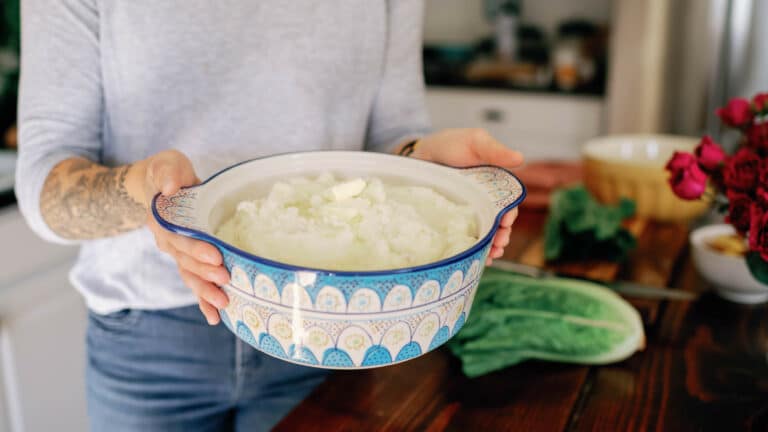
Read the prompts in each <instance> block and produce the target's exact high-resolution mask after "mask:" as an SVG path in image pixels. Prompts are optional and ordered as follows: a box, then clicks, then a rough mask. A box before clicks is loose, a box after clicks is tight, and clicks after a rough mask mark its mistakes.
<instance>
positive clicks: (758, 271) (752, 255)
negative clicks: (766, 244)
mask: <svg viewBox="0 0 768 432" xmlns="http://www.w3.org/2000/svg"><path fill="white" fill-rule="evenodd" d="M747 267H749V271H750V273H752V276H754V277H755V279H757V280H758V281H760V282H762V283H765V284H768V262H765V260H763V257H761V256H760V252H754V251H753V252H749V253H748V254H747Z"/></svg>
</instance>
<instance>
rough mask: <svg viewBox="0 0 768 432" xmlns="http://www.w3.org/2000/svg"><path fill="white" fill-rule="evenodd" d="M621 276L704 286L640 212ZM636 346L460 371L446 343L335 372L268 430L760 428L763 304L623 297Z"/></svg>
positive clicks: (669, 238) (533, 227)
mask: <svg viewBox="0 0 768 432" xmlns="http://www.w3.org/2000/svg"><path fill="white" fill-rule="evenodd" d="M544 218H545V215H544V214H543V213H536V212H530V211H526V210H525V209H523V211H522V212H521V215H520V218H519V220H518V222H517V223H516V225H515V227H514V228H513V234H512V241H511V243H510V245H509V247H508V248H507V252H506V255H505V258H506V259H513V260H518V259H521V258H522V257H523V255H524V254H525V253H526V252H528V251H529V250H530V245H531V244H532V243H535V242H537V241H538V239H540V236H541V232H542V229H543V222H544ZM638 243H639V246H638V251H637V252H636V253H635V254H634V255H633V257H632V259H631V260H630V261H629V263H628V264H627V265H625V266H624V267H623V268H622V269H621V270H620V273H619V276H620V277H621V278H623V279H628V280H634V281H637V282H641V283H646V284H652V285H665V284H668V285H669V286H672V287H677V288H681V289H684V290H686V291H695V292H703V291H705V290H706V289H707V286H706V283H705V282H703V281H702V280H701V279H700V277H699V276H698V275H697V274H696V272H695V270H694V268H693V266H692V263H691V261H690V259H689V257H688V255H687V251H686V247H685V245H686V243H687V232H686V230H685V229H684V228H683V227H680V226H676V225H662V224H653V223H650V224H648V226H647V227H646V228H645V229H644V231H643V233H642V234H641V236H640V237H639V242H638ZM632 303H633V304H634V305H635V306H636V307H637V308H638V310H639V311H640V312H641V315H642V316H643V319H644V322H645V328H646V332H647V334H646V336H647V346H646V348H645V350H644V351H642V352H638V353H636V354H635V355H633V356H632V357H631V358H629V359H628V360H626V361H624V362H621V363H616V364H611V365H605V366H581V365H570V364H561V363H547V362H539V361H528V362H524V363H522V364H519V365H516V366H513V367H509V368H507V369H504V370H501V371H498V372H495V373H492V374H489V375H486V376H483V377H479V378H475V379H468V378H466V377H465V376H464V375H463V374H462V373H461V368H460V364H459V361H458V360H457V359H456V358H454V357H453V356H452V355H451V354H450V353H449V351H448V350H447V349H446V348H444V347H443V348H441V349H438V350H436V351H433V352H431V353H428V354H426V355H425V356H423V357H420V358H417V359H414V360H411V361H408V362H405V363H402V364H400V365H395V366H389V367H384V368H377V369H370V370H365V371H355V372H335V373H333V374H332V375H331V376H330V377H329V378H328V379H327V380H326V382H325V383H324V384H322V385H321V386H320V387H319V388H318V389H317V390H316V391H315V392H314V393H313V394H312V395H310V396H309V397H308V398H307V399H306V400H305V401H304V402H303V403H302V404H301V405H300V406H298V407H297V408H296V409H294V411H293V412H291V413H290V414H289V415H288V416H287V417H286V418H285V419H284V420H283V421H282V423H281V424H280V425H278V427H277V429H276V430H278V431H291V430H302V431H327V430H368V431H374V430H429V431H444V430H450V431H453V430H455V431H463V430H487V431H498V430H534V431H566V430H567V431H581V430H584V431H592V430H606V431H630V430H637V431H645V430H674V431H688V430H691V431H693V430H695V431H699V430H750V429H751V430H768V416H767V415H766V413H767V412H768V402H767V401H768V364H767V363H766V351H768V347H766V344H765V329H766V328H768V305H758V306H740V305H736V304H732V303H728V302H727V301H725V300H722V299H720V298H718V297H716V296H715V295H714V294H709V293H706V294H704V295H702V296H701V297H700V298H699V299H698V300H697V301H694V302H689V301H662V300H642V301H641V300H632Z"/></svg>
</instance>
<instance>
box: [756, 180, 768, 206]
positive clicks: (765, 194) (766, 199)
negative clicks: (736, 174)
mask: <svg viewBox="0 0 768 432" xmlns="http://www.w3.org/2000/svg"><path fill="white" fill-rule="evenodd" d="M755 198H756V199H755V202H756V203H757V204H758V205H759V206H760V208H762V209H765V210H768V190H767V189H765V188H763V187H762V186H761V187H758V188H757V192H756V193H755Z"/></svg>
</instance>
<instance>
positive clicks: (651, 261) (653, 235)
mask: <svg viewBox="0 0 768 432" xmlns="http://www.w3.org/2000/svg"><path fill="white" fill-rule="evenodd" d="M625 227H626V228H627V229H628V230H629V231H630V232H631V233H632V234H633V235H634V236H635V237H636V238H637V248H636V249H635V250H634V251H632V253H631V254H630V257H629V259H628V260H627V261H626V262H624V263H615V262H608V261H580V262H568V263H557V264H551V263H547V262H546V261H545V259H544V235H543V233H542V234H541V235H539V236H538V237H536V238H535V239H534V240H533V241H532V242H531V243H530V244H529V245H528V246H527V247H525V248H524V249H523V251H522V253H521V254H520V255H519V256H518V257H517V261H519V262H520V263H522V264H527V265H531V266H536V267H543V268H547V269H549V270H552V271H555V272H557V273H558V274H562V275H570V276H574V277H580V278H588V279H592V280H598V281H605V282H612V281H616V280H628V281H633V282H637V283H642V284H646V285H649V286H657V287H660V288H664V287H667V285H668V284H669V282H670V280H671V279H672V275H673V272H674V271H675V268H676V267H677V264H678V262H679V261H680V258H681V257H682V256H684V255H683V254H684V252H685V251H686V248H687V244H688V230H687V227H686V226H685V225H683V224H667V223H660V222H653V221H649V220H646V219H641V218H635V219H630V220H628V221H627V222H626V223H625ZM627 300H629V301H630V303H632V304H633V305H634V306H635V307H636V308H637V309H638V310H639V311H640V313H641V314H642V315H643V319H644V321H645V322H646V323H652V322H655V320H656V317H657V316H658V307H659V305H660V304H661V300H656V299H642V298H631V297H630V298H627Z"/></svg>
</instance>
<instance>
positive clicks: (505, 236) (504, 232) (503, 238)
mask: <svg viewBox="0 0 768 432" xmlns="http://www.w3.org/2000/svg"><path fill="white" fill-rule="evenodd" d="M511 232H512V228H509V227H508V228H499V229H498V231H496V236H495V237H494V238H493V246H495V247H499V248H502V249H503V248H505V247H506V246H507V245H508V244H509V234H510V233H511Z"/></svg>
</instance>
